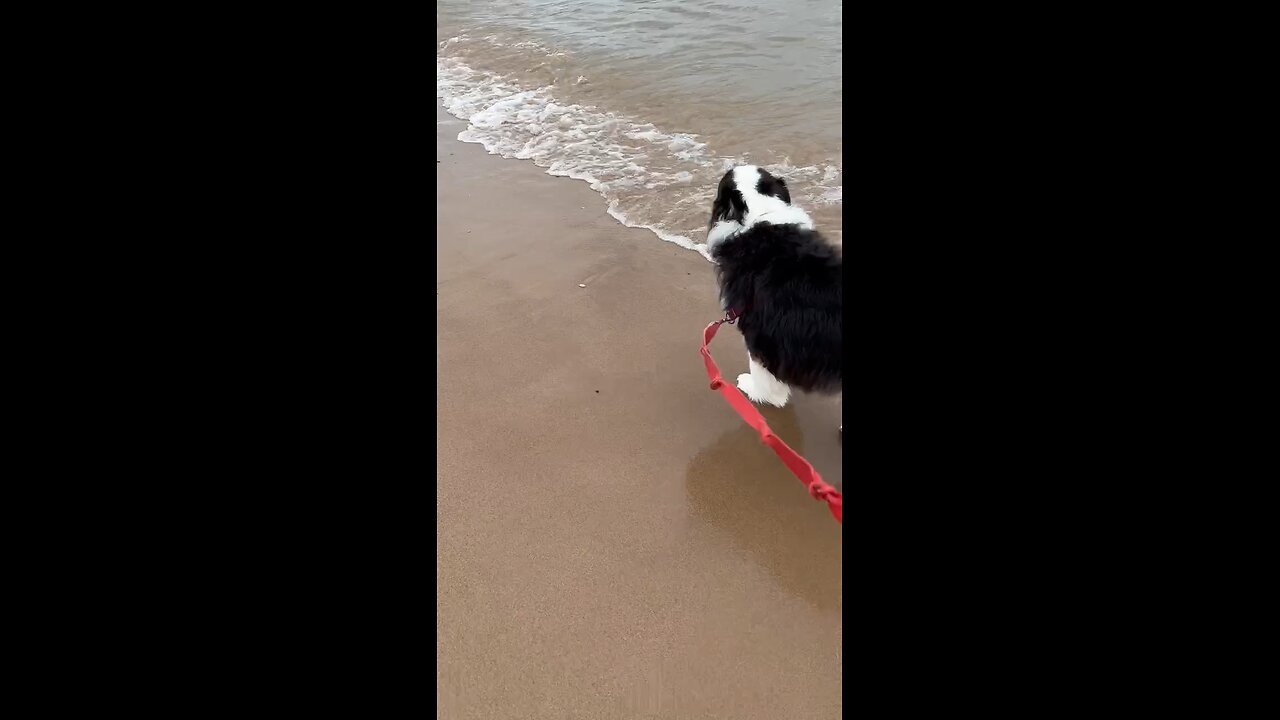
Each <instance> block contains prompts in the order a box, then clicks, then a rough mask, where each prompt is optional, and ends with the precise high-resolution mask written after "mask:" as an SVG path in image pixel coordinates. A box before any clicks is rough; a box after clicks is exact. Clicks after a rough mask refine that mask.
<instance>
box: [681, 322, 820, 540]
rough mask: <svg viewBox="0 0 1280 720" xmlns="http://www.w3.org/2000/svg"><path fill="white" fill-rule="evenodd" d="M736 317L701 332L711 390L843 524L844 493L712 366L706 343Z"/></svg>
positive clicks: (703, 356) (712, 325)
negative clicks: (820, 472)
mask: <svg viewBox="0 0 1280 720" xmlns="http://www.w3.org/2000/svg"><path fill="white" fill-rule="evenodd" d="M737 319H738V313H736V312H734V311H732V310H730V311H729V313H728V314H727V315H726V316H725V317H724V319H723V320H717V321H715V322H713V323H711V324H710V325H708V326H707V329H706V330H703V331H702V350H701V352H702V362H703V363H704V364H705V365H706V366H707V378H708V379H710V380H711V389H712V390H716V391H718V392H719V393H720V394H721V395H722V396H723V397H724V399H725V401H726V402H728V403H729V406H730V407H732V408H733V409H734V411H735V412H737V413H738V415H740V416H742V419H743V420H745V421H746V423H747V424H748V425H750V426H751V427H752V428H754V429H755V431H756V432H757V433H759V435H760V440H761V441H762V442H763V443H764V444H765V445H768V446H769V447H770V448H772V449H773V452H774V454H775V455H777V456H778V458H779V459H780V460H782V463H783V464H784V465H786V466H787V469H788V470H790V471H791V474H793V475H795V476H796V478H797V479H799V480H800V482H802V483H804V486H805V487H806V488H808V490H809V494H810V495H812V496H813V497H814V499H816V500H826V501H827V507H828V508H829V509H830V510H831V514H832V516H834V517H835V519H836V522H838V523H840V524H841V525H843V524H844V496H843V495H841V494H840V491H838V490H836V489H835V488H833V487H831V486H830V485H828V484H826V483H825V482H823V480H822V476H821V475H819V474H818V471H817V470H814V469H813V466H812V465H810V464H809V461H808V460H805V459H804V458H803V457H801V456H800V454H799V453H797V452H796V451H795V450H792V449H791V448H790V447H789V446H788V445H787V444H786V443H784V442H782V438H780V437H778V436H777V435H774V434H773V431H772V430H770V429H769V424H768V423H766V422H765V421H764V416H763V415H761V414H760V411H759V410H756V406H755V405H753V404H752V403H751V401H750V400H748V399H747V398H746V397H744V396H743V395H742V393H741V392H739V391H738V388H736V387H734V386H733V385H730V384H728V383H726V382H725V381H724V378H722V377H720V368H719V367H717V366H716V361H715V360H712V359H711V351H710V350H708V349H707V345H709V344H711V339H712V338H714V337H715V336H716V331H717V330H719V329H720V325H721V324H722V323H726V322H727V323H729V324H730V325H732V324H733V321H734V320H737Z"/></svg>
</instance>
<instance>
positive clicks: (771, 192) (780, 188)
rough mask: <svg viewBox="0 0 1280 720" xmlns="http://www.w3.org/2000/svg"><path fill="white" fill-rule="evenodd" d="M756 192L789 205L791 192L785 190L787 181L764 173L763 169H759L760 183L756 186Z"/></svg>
mask: <svg viewBox="0 0 1280 720" xmlns="http://www.w3.org/2000/svg"><path fill="white" fill-rule="evenodd" d="M756 192H758V193H760V194H761V195H765V196H767V197H776V198H778V199H780V200H782V202H784V203H786V204H788V205H790V204H791V191H790V190H788V189H787V181H786V180H783V179H782V178H780V177H777V176H775V175H772V174H770V173H767V172H765V170H764V169H763V168H761V169H760V182H759V183H758V184H757V185H756Z"/></svg>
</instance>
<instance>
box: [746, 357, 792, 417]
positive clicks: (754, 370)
mask: <svg viewBox="0 0 1280 720" xmlns="http://www.w3.org/2000/svg"><path fill="white" fill-rule="evenodd" d="M747 365H748V367H750V368H751V372H749V373H743V374H741V375H739V376H738V389H739V390H741V391H742V393H743V394H744V395H746V396H747V397H748V398H750V399H751V401H752V402H757V403H769V404H770V405H773V406H774V407H784V406H785V405H786V404H787V400H789V399H790V398H791V388H789V387H787V384H786V383H784V382H782V381H781V380H779V379H778V378H776V377H774V376H773V373H771V372H769V371H768V370H765V369H764V366H763V365H761V364H760V363H758V362H756V359H755V358H753V357H751V355H750V354H748V355H747Z"/></svg>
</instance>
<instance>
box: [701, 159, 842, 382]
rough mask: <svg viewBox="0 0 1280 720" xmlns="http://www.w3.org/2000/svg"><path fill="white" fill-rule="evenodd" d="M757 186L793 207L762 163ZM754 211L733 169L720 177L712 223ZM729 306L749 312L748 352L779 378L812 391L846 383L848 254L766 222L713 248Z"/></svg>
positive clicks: (745, 316) (808, 233) (742, 325)
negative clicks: (845, 266) (844, 279)
mask: <svg viewBox="0 0 1280 720" xmlns="http://www.w3.org/2000/svg"><path fill="white" fill-rule="evenodd" d="M759 171H760V181H759V184H758V185H757V187H756V189H757V191H758V192H759V193H760V194H761V195H768V196H771V197H776V198H780V199H782V200H783V201H784V202H786V203H787V204H788V205H790V204H791V194H790V191H789V190H788V189H787V186H786V183H785V182H784V181H783V180H782V179H781V178H777V177H774V176H773V175H770V174H769V173H768V172H767V171H765V170H764V169H763V168H761V169H760V170H759ZM746 213H747V206H746V202H745V201H744V199H743V196H742V193H741V192H739V191H738V189H737V187H735V183H734V179H733V170H730V171H729V172H728V173H726V174H725V176H724V178H723V179H722V180H721V181H720V186H719V189H718V191H717V193H716V199H715V202H714V203H713V205H712V213H711V225H714V224H715V223H716V222H718V221H720V220H732V221H735V222H738V223H742V221H743V218H744V216H745V215H746ZM712 258H713V259H714V260H715V261H716V263H717V267H716V275H717V277H718V279H719V282H720V288H721V296H722V298H723V300H724V305H725V308H726V309H735V310H738V311H739V312H742V317H741V319H739V320H738V321H737V325H738V329H739V330H740V331H741V332H742V336H743V338H744V339H745V340H746V344H747V351H748V352H749V353H750V354H751V355H752V357H754V358H755V359H756V360H757V361H758V362H759V363H760V364H761V365H763V366H764V367H765V369H766V370H768V371H769V372H771V373H773V376H774V377H776V378H778V379H779V380H781V381H782V382H784V383H786V384H787V385H790V386H791V387H793V388H796V389H799V390H804V391H808V392H823V393H830V392H838V391H840V390H841V388H842V380H843V378H842V374H841V368H842V363H841V360H842V358H841V354H842V351H843V344H842V342H841V339H842V336H841V330H842V328H843V324H844V322H843V321H844V304H843V291H842V285H843V283H842V277H843V276H842V274H841V266H842V258H841V253H840V250H839V249H838V248H836V247H833V246H832V245H831V244H830V243H828V242H827V241H826V240H824V239H823V238H822V236H821V235H819V234H818V233H817V232H816V231H814V230H807V229H804V228H802V227H801V226H799V225H774V224H771V223H769V222H767V221H763V220H762V221H760V222H758V223H756V224H755V225H753V226H752V227H750V228H748V229H746V230H743V231H741V232H739V233H737V234H735V235H732V236H730V237H729V238H727V239H725V240H723V241H721V242H720V243H719V244H717V245H716V246H715V248H714V249H713V250H712Z"/></svg>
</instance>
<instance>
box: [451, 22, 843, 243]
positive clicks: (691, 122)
mask: <svg viewBox="0 0 1280 720" xmlns="http://www.w3.org/2000/svg"><path fill="white" fill-rule="evenodd" d="M842 16H843V9H842V0H788V1H787V2H785V3H784V2H780V1H779V0H774V1H773V2H765V1H763V0H631V1H627V0H524V1H520V0H438V1H437V3H436V27H437V41H438V42H437V51H436V95H437V97H439V98H440V99H441V101H442V102H443V103H444V106H445V109H446V110H448V111H449V112H450V113H452V114H453V115H456V116H457V117H460V118H463V119H466V120H468V121H469V124H468V127H467V129H466V130H464V131H463V132H462V133H461V134H460V135H459V139H460V140H464V141H467V142H478V143H481V144H483V145H484V147H485V148H486V149H487V150H488V151H489V152H490V153H495V154H498V155H502V156H503V157H509V158H518V159H525V160H531V161H533V162H534V163H535V164H537V165H539V166H540V167H544V168H546V169H547V172H548V173H550V174H552V175H558V176H567V177H573V178H578V179H581V180H584V181H586V182H588V183H590V184H591V187H592V188H593V189H595V190H596V191H597V192H599V193H600V194H601V195H603V196H604V197H605V199H606V200H607V201H608V207H609V213H610V214H611V215H613V216H614V217H615V218H617V219H618V220H619V221H621V222H622V223H623V224H625V225H628V226H631V227H644V228H648V229H650V230H652V231H653V232H654V233H655V234H657V235H658V237H661V238H662V239H664V240H668V241H670V242H674V243H677V244H679V245H681V246H683V247H687V248H690V249H693V250H698V251H700V252H703V254H704V255H705V248H704V247H703V245H702V243H703V242H704V241H705V239H706V229H707V228H706V225H707V219H708V215H709V213H710V209H711V201H712V198H713V197H714V195H715V188H716V183H717V182H719V180H720V176H721V175H722V174H723V173H724V171H725V170H726V169H727V168H729V167H731V166H733V165H735V164H739V163H747V162H749V163H753V164H756V165H762V166H764V167H766V168H768V169H769V170H770V171H771V172H773V173H775V174H777V175H781V176H783V177H785V178H786V179H787V182H788V184H789V185H790V187H791V192H792V200H793V202H794V203H796V204H798V205H800V206H801V207H803V208H804V209H805V210H807V211H808V212H809V214H810V215H812V216H813V218H814V221H815V223H816V224H817V227H818V229H819V230H820V231H822V232H823V233H824V234H825V235H827V236H828V237H830V238H832V239H833V240H835V241H837V242H840V241H841V240H842V232H841V230H842V227H841V226H842V214H843V210H842V199H843V198H842V193H843V186H842V175H843V173H842V144H841V140H842V138H841V132H840V120H841V113H842V98H841V80H842V77H841V62H842V56H841V52H842V48H841V32H842Z"/></svg>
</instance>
